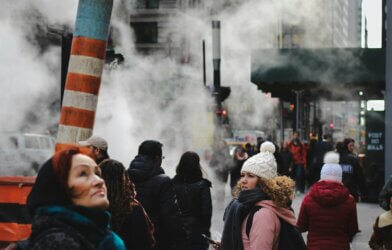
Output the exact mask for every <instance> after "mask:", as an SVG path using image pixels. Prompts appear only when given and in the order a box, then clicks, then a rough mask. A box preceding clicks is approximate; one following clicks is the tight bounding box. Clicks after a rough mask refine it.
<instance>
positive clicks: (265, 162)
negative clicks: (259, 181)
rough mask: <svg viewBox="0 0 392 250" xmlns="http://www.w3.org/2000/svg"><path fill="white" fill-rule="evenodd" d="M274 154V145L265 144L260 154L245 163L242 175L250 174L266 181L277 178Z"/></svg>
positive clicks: (267, 142)
mask: <svg viewBox="0 0 392 250" xmlns="http://www.w3.org/2000/svg"><path fill="white" fill-rule="evenodd" d="M274 152H275V146H274V144H273V143H272V142H269V141H266V142H264V143H263V144H261V146H260V153H258V154H257V155H254V156H252V157H251V158H249V159H248V160H246V161H245V162H244V165H243V166H242V169H241V173H243V172H248V173H251V174H254V175H257V176H259V177H262V178H265V179H273V178H275V177H276V176H277V175H278V174H277V167H276V160H275V157H274V155H273V154H274Z"/></svg>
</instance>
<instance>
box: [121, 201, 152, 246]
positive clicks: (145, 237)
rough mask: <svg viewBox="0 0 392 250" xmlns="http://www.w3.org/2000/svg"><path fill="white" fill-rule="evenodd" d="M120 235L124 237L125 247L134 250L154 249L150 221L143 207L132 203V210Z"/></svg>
mask: <svg viewBox="0 0 392 250" xmlns="http://www.w3.org/2000/svg"><path fill="white" fill-rule="evenodd" d="M117 233H118V235H119V236H120V237H121V238H122V239H123V241H124V244H125V247H126V248H127V249H132V250H150V249H153V248H152V245H153V239H152V238H151V235H150V228H149V224H148V221H147V220H146V217H145V215H144V211H143V207H141V206H140V205H136V204H135V205H132V212H131V213H130V214H129V215H128V216H127V218H126V219H125V221H124V223H123V224H122V226H121V230H120V232H117Z"/></svg>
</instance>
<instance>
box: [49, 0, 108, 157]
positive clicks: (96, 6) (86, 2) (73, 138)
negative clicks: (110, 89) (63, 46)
mask: <svg viewBox="0 0 392 250" xmlns="http://www.w3.org/2000/svg"><path fill="white" fill-rule="evenodd" d="M112 7H113V0H79V5H78V10H77V14H76V24H75V31H74V34H73V39H72V46H71V56H70V59H69V64H68V73H67V79H66V83H65V90H64V97H63V103H62V107H61V114H60V122H59V130H58V134H57V140H56V151H57V150H61V149H62V148H66V147H68V146H69V145H73V144H76V143H77V142H78V141H80V140H85V139H87V138H88V137H90V136H91V135H92V133H93V127H94V121H95V111H96V109H97V100H98V93H99V88H100V85H101V76H102V71H103V66H104V64H105V56H106V46H107V39H108V34H109V24H110V16H111V13H112Z"/></svg>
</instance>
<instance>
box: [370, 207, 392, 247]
mask: <svg viewBox="0 0 392 250" xmlns="http://www.w3.org/2000/svg"><path fill="white" fill-rule="evenodd" d="M373 230H374V231H373V234H372V237H371V238H370V241H369V246H370V248H371V249H373V250H384V249H387V250H390V249H392V212H391V211H388V212H385V213H383V214H381V215H380V216H378V217H377V219H376V222H375V223H374V226H373Z"/></svg>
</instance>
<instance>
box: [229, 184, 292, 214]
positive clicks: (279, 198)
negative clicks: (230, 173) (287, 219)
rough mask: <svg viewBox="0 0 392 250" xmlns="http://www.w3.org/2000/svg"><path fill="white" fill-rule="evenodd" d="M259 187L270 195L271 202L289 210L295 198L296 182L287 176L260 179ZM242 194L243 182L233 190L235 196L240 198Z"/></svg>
mask: <svg viewBox="0 0 392 250" xmlns="http://www.w3.org/2000/svg"><path fill="white" fill-rule="evenodd" d="M258 178H259V181H258V185H259V187H260V188H261V190H263V192H265V194H266V195H268V196H269V197H270V198H271V200H272V201H273V202H274V203H275V204H276V205H277V206H278V207H283V208H287V207H288V206H289V204H290V203H291V200H293V198H294V185H295V182H294V181H293V180H292V179H291V178H289V177H287V176H277V177H275V178H273V179H265V178H261V177H258ZM240 192H241V180H239V181H238V182H237V185H236V187H235V188H234V189H233V192H232V194H233V196H234V197H238V195H239V193H240Z"/></svg>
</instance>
